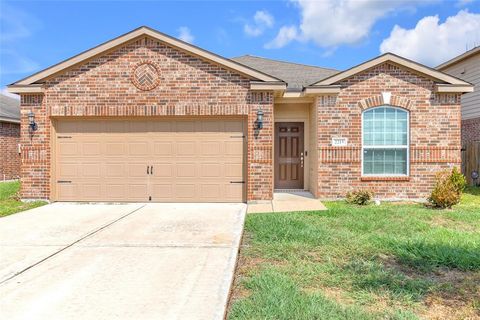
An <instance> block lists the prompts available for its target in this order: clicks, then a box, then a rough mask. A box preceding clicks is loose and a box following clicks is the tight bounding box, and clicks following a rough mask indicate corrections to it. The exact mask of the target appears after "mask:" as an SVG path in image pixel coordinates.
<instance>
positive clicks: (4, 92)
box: [0, 88, 20, 100]
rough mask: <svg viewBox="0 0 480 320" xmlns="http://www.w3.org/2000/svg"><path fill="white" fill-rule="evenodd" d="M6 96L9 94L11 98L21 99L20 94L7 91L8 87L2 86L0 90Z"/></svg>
mask: <svg viewBox="0 0 480 320" xmlns="http://www.w3.org/2000/svg"><path fill="white" fill-rule="evenodd" d="M0 92H1V93H2V94H3V95H4V96H7V97H10V98H13V99H17V100H20V96H19V95H18V94H15V93H10V92H8V91H7V88H2V90H1V91H0Z"/></svg>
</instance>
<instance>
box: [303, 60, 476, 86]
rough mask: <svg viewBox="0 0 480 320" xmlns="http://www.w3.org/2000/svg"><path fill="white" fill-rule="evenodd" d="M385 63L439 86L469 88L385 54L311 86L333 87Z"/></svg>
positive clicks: (460, 82)
mask: <svg viewBox="0 0 480 320" xmlns="http://www.w3.org/2000/svg"><path fill="white" fill-rule="evenodd" d="M385 62H392V63H394V64H397V65H400V66H403V67H405V68H407V69H410V70H412V71H413V72H415V73H420V74H422V75H424V76H426V77H428V78H431V79H434V80H435V81H436V82H438V83H441V84H447V85H458V86H470V84H469V83H468V82H465V81H463V80H460V79H458V78H455V77H452V76H450V75H448V74H445V73H443V72H440V71H438V70H435V69H432V68H429V67H427V66H424V65H422V64H420V63H417V62H414V61H412V60H408V59H406V58H403V57H400V56H397V55H395V54H393V53H386V54H383V55H381V56H379V57H377V58H374V59H372V60H369V61H367V62H364V63H362V64H359V65H357V66H355V67H353V68H350V69H348V70H345V71H343V72H340V73H338V74H335V75H333V76H331V77H328V78H326V79H323V80H320V81H317V82H315V83H314V84H312V86H325V85H333V84H336V83H338V82H340V81H342V80H345V79H347V78H350V77H352V76H354V75H356V74H358V73H360V72H363V71H365V70H367V69H370V68H373V67H375V66H377V65H380V64H382V63H385Z"/></svg>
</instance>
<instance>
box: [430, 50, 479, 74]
mask: <svg viewBox="0 0 480 320" xmlns="http://www.w3.org/2000/svg"><path fill="white" fill-rule="evenodd" d="M476 54H480V46H478V47H475V48H473V49H471V50H469V51H467V52H465V53H462V54H461V55H458V56H456V57H455V58H453V59H450V60H448V61H446V62H444V63H442V64H441V65H439V66H437V67H436V68H435V69H438V70H445V69H446V68H448V67H451V66H453V65H455V64H457V63H459V62H461V61H463V60H466V59H468V58H470V57H472V56H474V55H476Z"/></svg>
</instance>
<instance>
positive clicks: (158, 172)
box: [152, 162, 174, 178]
mask: <svg viewBox="0 0 480 320" xmlns="http://www.w3.org/2000/svg"><path fill="white" fill-rule="evenodd" d="M173 172H174V165H173V164H172V163H158V162H157V163H155V165H153V173H152V176H153V177H155V178H157V177H158V178H173V177H174V175H173Z"/></svg>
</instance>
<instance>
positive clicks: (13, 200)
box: [0, 181, 46, 217]
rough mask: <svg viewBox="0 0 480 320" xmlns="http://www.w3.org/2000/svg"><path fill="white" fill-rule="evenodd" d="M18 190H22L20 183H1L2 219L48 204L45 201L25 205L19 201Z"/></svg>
mask: <svg viewBox="0 0 480 320" xmlns="http://www.w3.org/2000/svg"><path fill="white" fill-rule="evenodd" d="M18 190H20V182H18V181H13V182H0V217H4V216H8V215H10V214H12V213H16V212H20V211H25V210H28V209H32V208H36V207H40V206H43V205H44V204H46V202H45V201H35V202H28V203H24V202H22V201H20V200H19V199H18Z"/></svg>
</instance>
